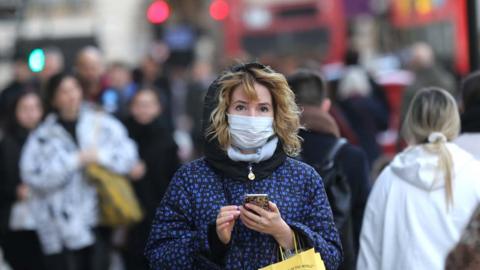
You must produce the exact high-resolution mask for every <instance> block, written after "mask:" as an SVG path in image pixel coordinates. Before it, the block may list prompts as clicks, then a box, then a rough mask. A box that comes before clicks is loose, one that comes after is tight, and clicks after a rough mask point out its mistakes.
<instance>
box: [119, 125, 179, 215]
mask: <svg viewBox="0 0 480 270" xmlns="http://www.w3.org/2000/svg"><path fill="white" fill-rule="evenodd" d="M163 120H164V119H162V118H157V119H155V120H154V121H153V122H152V123H150V124H147V125H142V124H139V123H138V122H136V121H135V120H134V119H132V118H129V119H128V120H127V121H125V126H126V128H127V130H128V133H129V136H130V138H132V139H133V140H134V141H135V142H136V143H137V146H138V153H139V156H140V159H141V160H143V161H144V162H145V165H146V167H147V170H146V173H145V176H144V177H143V178H142V179H140V180H139V181H134V182H133V186H134V189H135V191H136V193H137V196H138V198H139V200H140V202H141V204H142V206H143V208H144V209H145V210H146V211H147V212H148V213H149V214H150V213H151V214H152V216H153V213H154V211H155V209H156V208H157V206H158V204H159V203H160V201H161V200H162V197H163V194H164V193H165V191H166V190H167V187H168V184H169V183H170V179H171V178H172V176H173V174H174V173H175V171H176V170H177V169H178V167H179V166H180V161H179V159H178V157H177V150H178V147H177V145H176V143H175V141H174V140H173V136H172V134H171V131H170V130H169V129H168V128H167V125H168V124H166V123H165V121H163Z"/></svg>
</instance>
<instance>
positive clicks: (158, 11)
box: [147, 0, 170, 24]
mask: <svg viewBox="0 0 480 270" xmlns="http://www.w3.org/2000/svg"><path fill="white" fill-rule="evenodd" d="M168 16H170V7H169V6H168V4H167V3H166V2H165V1H163V0H155V1H154V2H153V3H151V4H150V6H148V9H147V19H148V21H149V22H150V23H153V24H161V23H163V22H165V21H166V20H167V19H168Z"/></svg>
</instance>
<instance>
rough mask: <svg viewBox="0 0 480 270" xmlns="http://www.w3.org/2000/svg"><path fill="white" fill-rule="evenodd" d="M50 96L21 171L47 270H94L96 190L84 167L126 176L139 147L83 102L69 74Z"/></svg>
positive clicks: (53, 83)
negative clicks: (30, 192) (108, 170)
mask: <svg viewBox="0 0 480 270" xmlns="http://www.w3.org/2000/svg"><path fill="white" fill-rule="evenodd" d="M46 95H47V98H46V100H47V104H46V105H47V108H49V109H50V111H51V113H50V114H49V115H48V116H47V117H46V119H45V120H44V121H43V123H41V125H40V126H39V127H38V129H37V130H35V131H34V132H33V133H32V134H31V135H30V137H29V139H28V141H27V143H26V145H25V147H24V149H23V153H22V157H21V161H20V169H21V175H22V180H23V181H24V182H25V183H26V184H27V185H28V186H29V187H30V189H31V191H32V199H31V207H32V210H33V211H32V212H33V213H34V219H35V221H36V224H37V228H38V229H37V233H38V236H39V239H40V243H41V244H42V249H43V252H44V254H45V255H46V263H47V269H51V270H55V269H62V270H65V269H66V270H69V269H71V268H70V267H71V265H76V266H77V267H79V268H78V269H96V268H95V267H93V265H95V259H93V256H94V254H95V248H94V246H95V244H96V239H95V233H94V228H95V227H96V226H97V220H98V217H97V215H98V205H97V197H96V196H97V194H96V190H95V187H94V186H93V185H92V184H91V183H90V182H89V180H88V179H87V178H86V176H85V173H84V167H85V166H86V165H87V164H90V163H97V164H100V165H102V166H104V167H106V168H108V169H110V170H112V171H114V172H117V173H120V174H127V173H128V172H129V171H130V170H131V169H132V168H133V167H134V165H135V163H136V161H137V150H136V146H135V144H134V142H133V141H131V140H130V139H129V138H128V134H127V132H126V129H125V128H124V127H123V125H122V124H121V123H120V122H119V121H117V120H116V119H114V118H113V117H111V116H109V115H107V114H104V113H101V112H97V111H95V110H93V109H92V108H91V107H89V106H86V105H84V104H83V103H82V90H81V88H80V86H79V84H78V82H77V80H76V79H75V78H74V77H72V76H71V75H66V74H58V75H55V76H53V77H52V78H51V79H50V81H49V82H48V85H47V93H46ZM105 256H108V254H105ZM97 261H98V260H97ZM99 268H100V269H106V268H104V267H100V266H99ZM75 269H77V268H75Z"/></svg>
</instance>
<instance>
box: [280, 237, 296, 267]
mask: <svg viewBox="0 0 480 270" xmlns="http://www.w3.org/2000/svg"><path fill="white" fill-rule="evenodd" d="M292 232H293V246H294V248H295V254H298V247H297V237H296V236H295V231H293V230H292ZM279 248H280V256H282V261H284V260H286V259H287V258H286V256H285V254H284V252H283V248H282V246H280V245H279Z"/></svg>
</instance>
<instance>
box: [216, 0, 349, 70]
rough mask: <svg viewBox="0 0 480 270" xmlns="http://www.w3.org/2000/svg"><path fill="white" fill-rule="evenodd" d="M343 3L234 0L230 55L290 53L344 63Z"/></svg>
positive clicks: (227, 31)
mask: <svg viewBox="0 0 480 270" xmlns="http://www.w3.org/2000/svg"><path fill="white" fill-rule="evenodd" d="M341 3H342V1H339V0H231V1H229V6H230V7H231V14H230V16H229V17H228V18H227V19H226V20H225V24H224V37H225V49H226V53H227V55H228V56H230V57H236V56H238V55H242V54H243V53H245V52H246V53H248V54H249V55H252V56H256V57H258V56H261V55H264V54H289V55H295V56H300V57H310V58H313V59H316V60H321V61H322V62H323V63H328V62H333V61H340V60H341V59H342V57H343V55H344V52H345V48H346V29H345V28H346V22H345V18H344V11H343V8H342V6H341Z"/></svg>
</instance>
